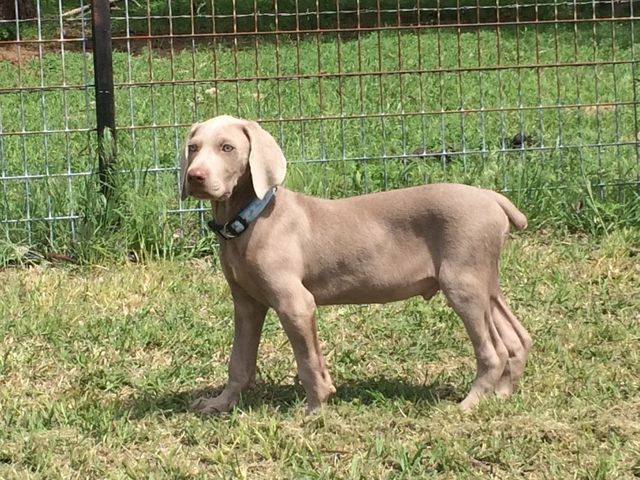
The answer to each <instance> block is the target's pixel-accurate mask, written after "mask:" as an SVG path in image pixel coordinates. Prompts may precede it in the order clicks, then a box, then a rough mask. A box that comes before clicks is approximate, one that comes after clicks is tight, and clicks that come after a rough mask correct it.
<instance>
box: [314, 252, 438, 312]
mask: <svg viewBox="0 0 640 480" xmlns="http://www.w3.org/2000/svg"><path fill="white" fill-rule="evenodd" d="M396 252H397V250H396ZM394 256H395V255H394ZM381 257H382V255H380V254H378V256H377V259H378V260H383V259H382V258H381ZM418 257H421V256H420V255H418ZM429 260H430V259H429V258H427V257H425V258H415V257H414V258H411V259H407V258H406V256H405V257H404V258H400V257H396V258H387V259H384V261H370V262H362V263H360V262H356V263H354V262H345V263H343V262H336V263H335V264H334V265H331V267H330V269H329V272H327V270H324V271H323V275H319V276H316V277H312V278H306V279H305V281H304V284H305V286H306V287H307V289H309V291H310V292H311V293H312V294H313V296H314V298H315V301H316V304H318V305H337V304H354V303H355V304H362V303H388V302H396V301H398V300H405V299H407V298H410V297H415V296H417V295H422V296H424V297H425V298H426V299H429V298H431V297H432V296H433V295H434V294H435V293H436V292H437V291H438V289H439V285H438V280H437V277H436V274H435V269H434V267H433V265H432V264H431V262H430V261H429ZM327 273H329V274H327Z"/></svg>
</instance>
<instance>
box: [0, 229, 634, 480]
mask: <svg viewBox="0 0 640 480" xmlns="http://www.w3.org/2000/svg"><path fill="white" fill-rule="evenodd" d="M639 245H640V237H639V236H638V231H637V230H632V229H621V230H618V231H616V232H614V233H612V234H611V235H608V236H605V237H599V238H596V239H594V238H592V237H589V236H585V235H575V236H569V237H564V238H558V237H557V236H553V235H552V236H548V235H542V234H539V235H529V236H521V235H519V236H517V237H516V238H515V239H513V240H512V241H511V242H509V243H508V244H507V247H506V250H505V252H504V255H503V262H502V277H503V285H504V289H505V293H506V297H507V300H508V302H509V304H510V305H511V307H512V310H513V311H514V313H515V314H516V315H517V316H518V317H519V318H520V320H521V321H522V323H523V324H524V325H525V326H526V327H527V328H528V329H529V330H530V332H531V333H532V335H533V337H534V340H535V343H534V348H533V351H532V355H531V359H530V363H529V364H528V367H527V370H526V372H525V375H524V377H523V382H522V384H521V386H520V387H519V389H518V390H517V392H516V394H515V395H514V396H513V397H512V398H511V399H510V400H508V401H498V400H493V399H492V400H488V401H486V402H484V403H483V404H482V405H481V406H480V407H479V409H478V410H476V411H474V412H473V413H471V414H469V415H464V414H462V413H461V412H460V411H459V410H458V409H457V407H456V402H458V401H460V400H461V399H462V398H463V397H464V395H465V393H466V392H467V390H468V388H469V387H470V384H471V381H472V379H473V374H474V361H473V352H472V348H471V345H470V342H469V341H468V339H467V338H466V335H465V333H464V328H463V327H462V324H461V322H460V320H459V319H458V318H457V317H456V316H455V315H454V314H453V313H452V311H451V310H450V309H449V308H448V307H447V306H446V303H445V301H444V298H443V297H442V296H441V295H438V296H436V297H435V298H434V299H433V300H432V301H431V302H424V301H422V300H421V299H411V300H409V301H407V302H400V303H393V304H389V305H386V306H348V307H343V306H340V307H327V308H322V309H320V310H319V317H318V318H319V321H318V324H319V329H320V336H321V340H322V345H323V351H324V353H325V355H326V356H327V361H328V364H329V368H330V370H331V373H332V376H333V379H334V382H335V384H336V386H337V389H338V391H337V394H336V395H334V396H333V397H332V400H331V402H330V406H329V409H328V410H327V411H326V412H325V413H324V414H323V415H319V416H316V417H313V418H311V419H305V418H304V410H305V405H304V394H303V391H302V389H301V387H300V386H299V385H298V384H297V383H296V381H295V367H294V362H293V355H292V353H291V349H290V346H289V344H288V342H287V340H286V338H285V336H284V334H283V332H282V330H281V328H280V326H279V324H278V322H277V320H276V319H275V317H274V316H273V315H272V314H270V316H269V319H268V321H267V324H266V327H265V332H264V337H263V342H262V344H261V348H260V357H259V364H258V365H259V381H258V385H257V388H256V389H254V390H253V391H251V392H249V393H247V394H246V395H244V396H243V398H242V400H241V402H240V405H239V408H238V409H237V410H236V411H234V413H233V414H231V415H229V416H226V417H221V418H218V417H200V416H197V415H195V414H192V413H190V412H188V411H187V405H188V402H189V401H190V399H192V398H195V397H196V396H197V395H200V394H201V393H202V392H203V391H204V392H205V393H211V394H212V393H213V392H214V390H216V389H218V388H220V387H222V385H223V384H224V382H225V379H226V363H227V361H228V356H229V353H230V347H231V339H232V334H233V327H232V302H231V300H230V298H229V291H228V288H227V286H226V283H225V281H224V279H223V278H222V276H221V275H220V274H219V273H217V270H216V268H215V264H214V261H215V260H213V259H211V258H208V259H192V260H188V261H182V262H177V261H174V262H164V261H153V262H150V263H148V264H135V265H134V264H118V263H107V264H104V265H102V266H94V267H64V266H56V265H52V264H50V263H43V264H41V265H39V266H36V267H32V268H15V269H5V270H3V271H1V272H0V282H1V283H2V285H3V294H2V298H3V301H2V302H1V303H0V318H2V319H3V321H2V322H0V339H2V340H1V344H0V345H1V347H0V352H1V354H0V384H1V385H2V388H1V389H0V478H6V479H7V480H10V479H20V480H22V479H44V478H82V479H89V478H96V479H98V478H99V479H116V478H123V479H124V478H145V479H146V478H155V479H169V478H171V479H176V478H203V479H204V478H283V479H289V478H345V479H346V478H353V479H356V478H358V479H364V478H367V479H369V478H386V479H400V478H404V479H408V478H443V479H444V478H451V479H453V478H456V479H466V478H500V479H512V478H513V479H516V478H527V479H544V478H577V479H629V478H633V477H634V476H637V475H638V474H639V473H640V463H638V458H640V397H639V396H638V384H639V382H640V376H639V372H640V358H639V357H638V349H637V348H636V347H637V345H638V341H639V338H640V317H639V316H638V312H639V311H640V295H638V285H640V269H639V268H638V261H637V259H638V257H637V255H638V254H639V251H638V247H639ZM214 258H215V257H214Z"/></svg>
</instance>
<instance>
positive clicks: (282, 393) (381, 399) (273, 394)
mask: <svg viewBox="0 0 640 480" xmlns="http://www.w3.org/2000/svg"><path fill="white" fill-rule="evenodd" d="M221 390H222V387H220V388H207V389H197V390H183V391H180V392H175V393H160V394H158V393H156V392H141V393H140V394H138V395H136V396H135V397H133V398H129V399H128V400H126V401H124V402H123V403H122V404H121V407H122V411H123V413H124V414H126V415H127V416H128V417H129V418H131V419H141V418H144V417H146V416H149V415H154V414H157V413H161V414H162V415H164V416H165V417H170V416H172V415H176V414H180V413H186V412H189V411H190V409H189V404H190V403H191V401H192V400H194V399H196V398H199V397H214V396H216V395H217V394H219V393H220V391H221ZM464 393H465V392H464V389H463V387H462V386H460V385H454V384H451V383H446V382H439V381H435V382H432V383H430V384H426V385H419V384H414V383H409V382H407V381H406V380H403V379H398V378H382V377H380V378H373V379H367V380H345V381H343V382H342V383H340V384H339V385H337V392H336V393H335V394H334V395H332V396H331V398H330V400H329V405H330V406H331V405H336V404H340V403H352V402H357V403H360V404H361V405H373V404H385V403H393V402H397V401H402V402H408V403H410V404H413V405H416V406H418V405H435V404H437V403H439V402H441V401H445V400H449V401H455V402H459V401H460V400H461V399H462V398H464ZM305 401H306V400H305V393H304V389H303V388H302V386H301V385H300V384H299V383H296V384H294V385H282V384H275V383H259V384H258V385H257V386H256V387H255V388H253V389H252V390H249V391H247V392H245V393H244V394H243V395H242V398H241V400H240V402H239V404H238V407H239V408H240V409H242V410H245V409H252V410H255V409H258V408H260V407H262V406H264V405H267V406H269V407H271V408H273V409H274V410H277V411H279V412H281V413H287V412H289V411H290V410H292V409H293V408H298V407H302V406H303V405H305Z"/></svg>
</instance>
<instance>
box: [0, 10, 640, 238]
mask: <svg viewBox="0 0 640 480" xmlns="http://www.w3.org/2000/svg"><path fill="white" fill-rule="evenodd" d="M8 3H9V6H8V7H7V6H5V7H4V9H5V12H4V14H3V18H4V19H0V38H2V39H3V40H1V41H0V160H1V177H0V182H1V183H2V192H1V193H0V195H1V196H2V200H1V203H2V206H3V214H2V218H1V219H0V222H2V224H3V226H4V230H5V237H6V239H7V240H8V241H10V242H29V243H33V242H47V243H51V244H53V243H55V242H56V238H58V237H65V238H67V237H69V236H70V238H71V239H75V238H76V236H77V235H79V234H81V233H82V232H80V233H79V230H82V228H84V227H83V222H82V219H83V218H84V216H85V215H86V212H87V210H88V209H89V208H92V206H94V205H95V201H96V197H95V196H96V194H95V193H94V184H93V181H92V179H93V177H94V173H95V170H96V148H97V147H96V135H95V133H96V132H95V125H96V118H95V115H96V113H95V94H94V90H93V78H94V72H93V61H92V59H91V52H90V50H91V22H90V12H89V7H90V6H89V5H88V4H87V3H86V2H83V1H80V2H78V1H67V0H58V1H57V2H45V1H44V0H36V1H35V2H34V5H33V7H34V11H35V15H34V16H33V18H30V17H27V18H21V13H22V14H24V11H25V8H24V4H25V3H29V2H27V1H26V0H8ZM110 3H111V7H112V10H111V22H112V30H113V40H112V42H113V43H112V45H113V70H114V79H115V93H114V94H115V105H116V123H117V131H118V137H117V138H118V163H117V169H118V170H119V171H120V172H122V173H123V174H126V175H128V179H129V180H128V182H129V183H128V186H129V188H130V189H131V192H133V194H139V195H141V197H140V198H145V199H146V198H149V197H153V198H154V202H155V203H153V205H154V206H153V208H156V210H157V211H158V212H160V211H162V213H158V215H159V217H158V218H159V219H160V220H161V221H163V222H166V223H167V224H168V225H169V227H168V228H169V230H170V231H171V232H173V233H172V235H177V236H180V237H181V236H182V233H181V232H183V231H186V227H187V226H188V227H189V229H190V231H196V232H199V233H201V234H203V233H204V231H205V221H206V218H205V217H206V209H207V208H206V205H204V204H202V203H196V202H195V201H187V202H182V201H180V200H179V199H178V196H177V193H176V191H177V186H178V184H179V181H180V179H179V172H178V169H177V157H178V152H179V150H180V146H181V143H182V141H183V139H184V137H185V136H186V132H187V129H188V127H189V126H190V125H191V124H192V123H193V122H195V121H200V120H204V119H207V118H209V117H212V116H215V115H219V114H232V115H236V116H240V117H244V118H249V119H255V120H258V121H260V122H261V123H262V125H263V127H264V128H266V129H267V130H269V131H270V132H271V133H272V134H273V135H274V137H275V138H276V140H277V141H278V142H279V143H280V145H281V146H282V148H283V150H284V152H285V155H286V157H287V158H288V161H289V172H288V176H287V183H286V185H287V186H289V187H290V188H293V189H297V190H300V191H304V192H306V193H309V194H313V195H323V196H328V197H342V196H348V195H355V194H360V193H364V192H370V191H378V190H384V189H390V188H398V187H401V186H405V185H413V184H418V183H425V182H436V181H449V182H451V181H459V182H466V183H472V184H476V185H480V186H484V187H487V188H493V189H495V190H500V191H503V192H512V193H513V194H514V195H520V194H522V192H534V191H536V190H544V191H546V192H550V191H551V192H554V193H553V195H552V197H549V198H552V199H554V201H558V202H563V203H565V204H567V205H573V206H574V207H575V208H577V209H579V207H577V206H576V205H577V204H579V202H581V201H582V199H583V195H584V191H585V186H587V190H588V192H589V194H591V193H592V194H593V195H594V196H595V197H599V198H600V199H601V200H608V201H612V202H623V201H624V200H625V198H626V197H625V196H626V195H630V194H632V193H633V192H637V191H638V188H639V187H640V182H639V164H638V155H637V154H638V87H637V79H636V76H637V72H636V69H637V68H638V67H637V58H636V55H635V52H636V49H635V43H636V41H637V40H636V35H635V26H636V22H637V20H636V18H635V15H634V9H635V11H638V10H640V4H634V3H633V2H632V1H630V2H624V1H613V2H610V1H607V0H605V1H602V2H600V1H598V2H596V1H568V2H561V1H545V0H541V1H537V0H536V1H533V2H526V1H524V2H521V1H520V0H496V1H491V2H488V1H484V0H477V1H473V0H455V1H452V0H447V1H445V0H430V1H425V0H412V1H408V0H376V1H371V2H363V1H360V0H332V1H324V0H268V1H264V0H236V1H235V2H215V4H214V2H213V0H210V1H209V0H206V1H205V0H192V1H188V0H184V1H180V0H174V1H170V0H146V1H144V0H135V1H134V0H111V2H110ZM221 4H222V5H221ZM0 11H1V10H0ZM7 12H8V13H7ZM134 197H135V195H133V196H132V198H134ZM532 198H534V199H535V198H538V197H535V195H534V197H532ZM103 200H104V199H103ZM104 201H106V200H104ZM132 201H134V202H135V200H132ZM140 201H142V200H140ZM532 201H533V200H532ZM576 202H577V203H576ZM153 208H152V209H151V210H148V211H150V212H151V214H153V212H155V211H156V210H153ZM163 215H164V216H163Z"/></svg>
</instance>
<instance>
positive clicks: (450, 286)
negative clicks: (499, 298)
mask: <svg viewBox="0 0 640 480" xmlns="http://www.w3.org/2000/svg"><path fill="white" fill-rule="evenodd" d="M440 285H441V287H442V291H443V293H444V294H445V296H446V297H447V300H448V301H449V305H451V308H453V310H454V311H455V312H456V313H457V314H458V315H459V316H460V318H461V319H462V322H463V323H464V326H465V328H466V330H467V334H468V335H469V338H470V339H471V343H472V344H473V350H474V352H475V356H476V364H477V372H476V378H475V380H474V382H473V386H472V387H471V391H470V392H469V394H468V395H467V397H466V398H465V399H464V400H463V401H462V402H461V403H460V407H461V408H462V409H463V410H470V409H472V408H473V407H475V406H476V405H477V404H478V402H479V401H480V399H481V398H482V397H485V396H487V395H489V394H491V393H493V391H494V389H495V386H496V384H497V383H498V381H499V380H500V377H501V376H502V373H503V371H504V368H505V364H506V363H507V359H508V357H509V353H508V350H507V347H506V346H505V344H504V343H503V341H502V339H501V337H500V335H499V333H498V331H497V329H496V326H495V325H494V321H493V318H492V315H491V302H490V296H489V289H488V286H487V285H486V283H485V282H483V281H481V280H480V279H479V278H477V277H476V276H474V275H471V274H462V275H461V274H456V273H455V272H453V273H452V272H446V271H443V270H441V272H440Z"/></svg>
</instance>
